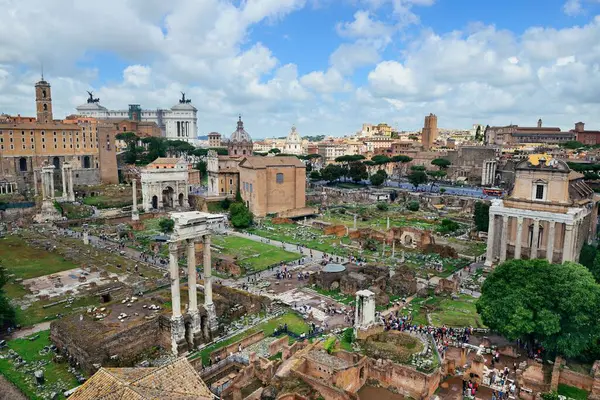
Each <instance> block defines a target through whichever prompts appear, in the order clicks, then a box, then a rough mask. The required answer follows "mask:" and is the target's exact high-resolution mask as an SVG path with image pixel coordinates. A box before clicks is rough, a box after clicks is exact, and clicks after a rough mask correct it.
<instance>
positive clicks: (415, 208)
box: [406, 201, 419, 212]
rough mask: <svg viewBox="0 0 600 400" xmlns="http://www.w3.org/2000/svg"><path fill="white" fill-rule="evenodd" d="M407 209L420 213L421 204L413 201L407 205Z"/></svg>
mask: <svg viewBox="0 0 600 400" xmlns="http://www.w3.org/2000/svg"><path fill="white" fill-rule="evenodd" d="M406 209H407V210H408V211H413V212H416V211H419V202H418V201H411V202H409V203H408V204H407V205H406Z"/></svg>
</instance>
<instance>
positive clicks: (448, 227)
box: [437, 218, 460, 233]
mask: <svg viewBox="0 0 600 400" xmlns="http://www.w3.org/2000/svg"><path fill="white" fill-rule="evenodd" d="M459 229H460V224H459V223H458V222H456V221H452V220H451V219H448V218H444V219H443V220H442V222H441V223H440V225H439V226H438V228H437V231H438V232H439V233H453V232H456V231H457V230H459Z"/></svg>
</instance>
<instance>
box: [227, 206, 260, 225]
mask: <svg viewBox="0 0 600 400" xmlns="http://www.w3.org/2000/svg"><path fill="white" fill-rule="evenodd" d="M229 220H230V221H231V225H233V226H234V227H235V228H238V229H244V228H249V227H250V226H251V225H252V222H253V221H254V215H252V212H251V211H250V210H249V209H248V207H246V205H245V204H244V203H233V204H232V205H231V206H230V207H229Z"/></svg>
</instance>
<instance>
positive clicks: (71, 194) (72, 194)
mask: <svg viewBox="0 0 600 400" xmlns="http://www.w3.org/2000/svg"><path fill="white" fill-rule="evenodd" d="M67 178H68V180H69V193H68V195H69V201H75V191H74V190H73V167H72V166H71V165H69V168H68V170H67Z"/></svg>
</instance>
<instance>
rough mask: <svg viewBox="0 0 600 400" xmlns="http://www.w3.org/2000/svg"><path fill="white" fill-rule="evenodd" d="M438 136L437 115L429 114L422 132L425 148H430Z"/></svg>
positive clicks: (422, 142) (422, 141)
mask: <svg viewBox="0 0 600 400" xmlns="http://www.w3.org/2000/svg"><path fill="white" fill-rule="evenodd" d="M437 137H438V127H437V116H436V115H435V114H429V115H428V116H426V117H425V125H424V126H423V131H422V132H421V144H422V145H423V150H429V149H430V148H431V146H432V145H433V143H434V142H435V141H436V139H437Z"/></svg>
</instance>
